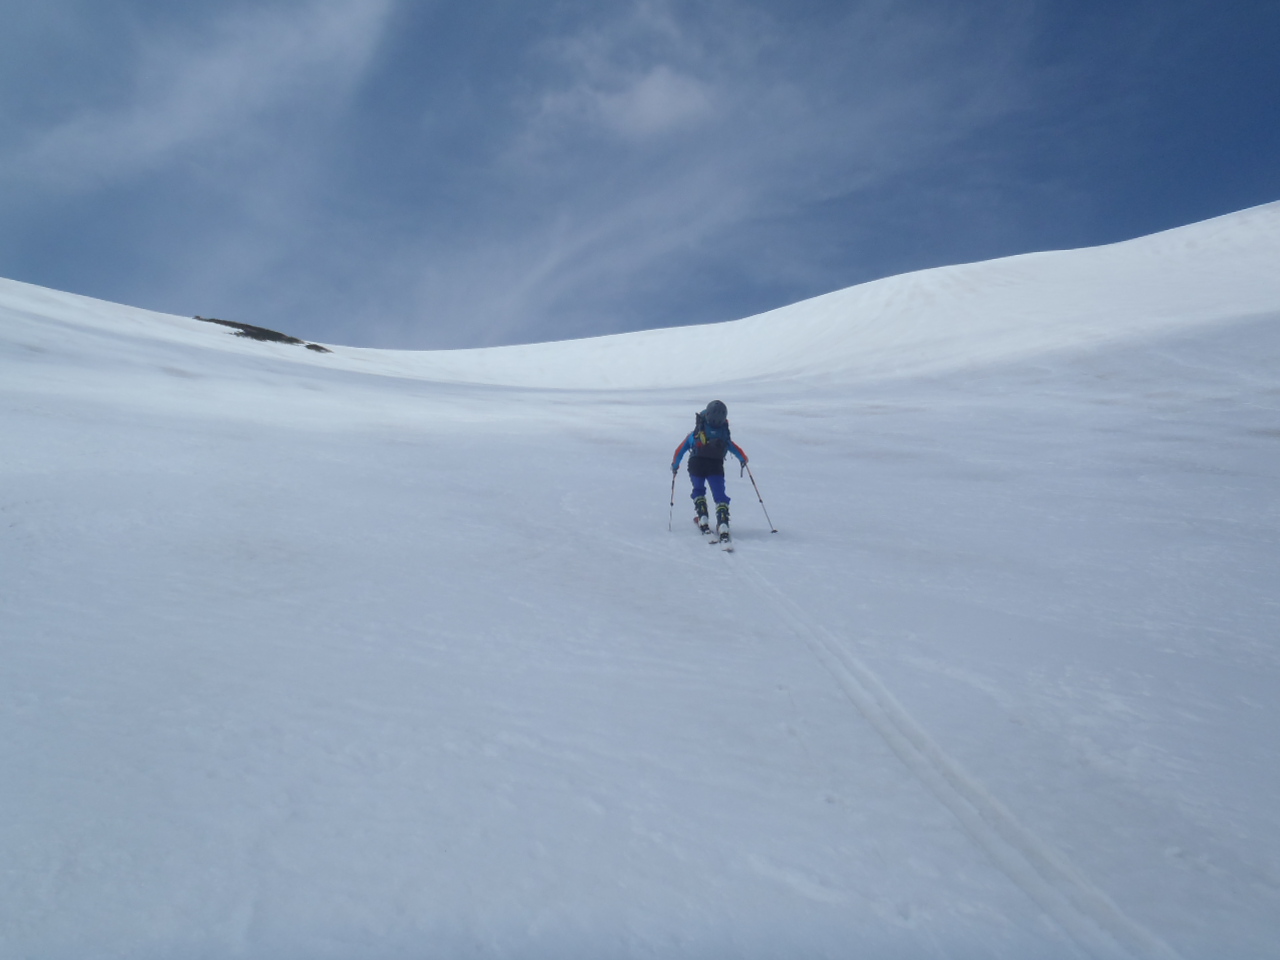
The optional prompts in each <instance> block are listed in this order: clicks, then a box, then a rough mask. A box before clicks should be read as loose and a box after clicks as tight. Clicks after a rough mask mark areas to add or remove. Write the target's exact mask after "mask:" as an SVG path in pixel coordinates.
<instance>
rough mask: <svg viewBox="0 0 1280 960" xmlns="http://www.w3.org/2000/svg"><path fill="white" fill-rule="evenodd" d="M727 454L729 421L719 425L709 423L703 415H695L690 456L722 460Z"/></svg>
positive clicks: (721, 422) (723, 421)
mask: <svg viewBox="0 0 1280 960" xmlns="http://www.w3.org/2000/svg"><path fill="white" fill-rule="evenodd" d="M728 452H729V421H728V420H722V421H720V422H719V423H710V422H708V420H707V418H706V417H705V416H704V415H703V413H699V414H697V415H696V416H695V418H694V423H693V450H692V451H691V455H692V456H695V457H710V458H712V459H715V460H723V459H724V457H725V454H726V453H728Z"/></svg>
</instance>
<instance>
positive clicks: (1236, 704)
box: [0, 204, 1280, 958]
mask: <svg viewBox="0 0 1280 960" xmlns="http://www.w3.org/2000/svg"><path fill="white" fill-rule="evenodd" d="M1277 264H1280V204H1271V205H1268V206H1264V207H1259V208H1255V209H1252V210H1247V211H1243V212H1241V213H1238V214H1234V215H1231V216H1227V217H1222V218H1219V219H1216V220H1212V221H1208V222H1205V223H1200V224H1195V225H1192V226H1189V227H1185V228H1182V229H1179V230H1173V231H1169V232H1167V233H1164V234H1159V235H1156V236H1153V237H1147V238H1143V239H1140V240H1134V241H1130V242H1128V243H1122V244H1116V245H1112V246H1108V247H1100V248H1095V249H1089V250H1076V251H1065V252H1056V253H1041V254H1032V255H1028V256H1023V257H1015V258H1011V259H1007V260H1001V261H993V262H989V263H979V264H970V265H964V266H956V267H949V268H945V269H939V270H930V271H925V272H922V273H917V274H911V275H906V276H901V277H893V278H889V279H886V280H881V281H877V282H875V283H870V284H865V285H862V286H859V287H854V288H851V289H849V290H844V291H839V292H837V293H833V294H830V295H828V296H825V297H819V298H817V299H815V300H811V301H808V302H805V303H801V304H796V305H794V306H792V307H787V308H784V309H781V310H776V311H773V312H771V313H768V314H764V315H762V316H759V317H753V318H749V319H746V320H741V321H737V322H735V323H728V324H719V325H714V326H706V327H689V328H680V329H672V330H655V331H649V332H645V333H637V334H627V335H623V336H615V337H602V338H598V339H592V340H581V341H573V342H567V343H553V344H539V345H533V346H520V347H508V348H498V349H492V350H474V351H454V352H439V353H405V352H391V351H375V350H363V349H353V348H346V347H341V346H333V347H332V349H333V352H332V353H328V354H324V353H318V352H313V351H308V350H306V349H303V348H302V347H301V346H297V345H289V344H283V343H262V342H257V341H253V340H249V339H244V338H238V337H235V336H232V335H231V334H232V331H229V330H228V329H226V328H225V327H219V326H215V325H211V324H206V323H201V322H198V321H196V320H188V319H184V318H179V317H171V316H164V315H160V314H155V313H149V312H147V311H142V310H137V309H132V308H128V307H123V306H118V305H114V304H107V303H102V302H99V301H94V300H90V299H87V298H83V297H77V296H73V295H70V294H64V293H57V292H54V291H50V290H45V289H41V288H37V287H32V286H29V285H25V284H21V283H17V282H13V281H0V449H3V451H4V455H3V457H0V640H2V641H3V647H2V649H3V658H4V659H3V669H2V670H0V770H3V771H4V775H3V780H2V781H0V784H2V785H0V810H2V811H3V816H2V817H0V863H2V864H3V865H4V869H3V870H0V956H3V957H41V958H44V957H76V958H81V957H90V956H92V957H140V956H155V957H179V956H181V957H187V956H191V957H195V956H199V957H264V958H266V957H270V958H281V957H299V958H303V957H306V958H312V957H333V958H348V957H350V958H356V957H359V958H379V957H387V958H390V957H421V956H440V957H466V956H475V957H535V956H536V957H542V956H546V957H584V958H587V957H589V958H604V957H640V956H660V957H716V958H719V957H778V956H787V957H848V956H895V957H915V956H919V957H926V956H928V957H937V956H949V957H952V956H953V957H968V956H982V957H1032V956H1034V957H1086V956H1088V957H1165V958H1167V957H1177V956H1182V957H1188V958H1190V957H1202V956H1206V957H1207V956H1215V957H1222V956H1231V957H1255V956H1256V957H1263V956H1275V955H1276V954H1277V943H1278V942H1280V919H1278V918H1280V774H1278V773H1277V766H1278V761H1280V741H1278V739H1277V731H1280V697H1277V692H1280V591H1278V590H1277V587H1276V584H1277V583H1280V504H1278V501H1277V490H1278V489H1280V485H1278V483H1277V480H1278V478H1280V477H1278V475H1280V271H1278V270H1277V269H1276V267H1277ZM713 398H719V399H722V400H724V401H725V402H726V403H727V404H728V406H729V412H730V418H731V421H732V423H733V427H734V437H735V439H736V440H738V441H739V442H740V443H741V444H742V445H743V446H744V447H745V448H746V450H747V451H748V453H749V454H750V455H751V457H752V460H751V463H752V467H753V470H754V471H755V476H756V479H757V480H758V481H759V483H760V492H761V493H762V494H763V496H764V498H765V502H766V504H767V506H768V509H769V512H770V514H771V515H772V518H773V521H774V522H775V523H776V524H777V526H778V528H779V531H780V532H779V533H778V534H776V535H773V534H770V532H769V528H768V525H767V524H766V523H765V520H764V515H763V513H762V511H761V509H760V504H759V503H757V502H756V495H755V492H754V491H753V490H752V487H751V485H750V484H749V483H748V482H747V481H746V480H745V479H741V478H739V477H738V475H737V473H736V472H732V471H731V475H730V480H729V485H730V493H731V494H732V495H733V498H734V502H733V519H734V526H735V538H736V539H737V542H738V550H737V552H735V553H734V554H732V555H727V554H723V553H721V552H720V551H716V550H711V549H709V548H708V547H707V546H706V545H705V544H704V543H703V541H702V540H701V539H700V538H698V537H697V536H695V535H694V530H693V528H692V525H691V524H690V523H689V517H690V516H691V508H690V506H689V501H688V494H687V481H686V480H685V478H684V477H683V476H681V477H680V478H679V480H678V481H677V485H676V497H675V500H676V509H675V520H674V528H675V529H674V530H673V531H671V532H669V531H668V511H669V493H670V488H669V482H670V473H669V471H668V469H667V464H668V462H669V458H670V453H671V450H672V449H673V448H674V447H675V446H676V444H677V443H678V442H679V441H680V439H681V438H682V437H683V435H684V432H685V431H687V430H688V429H689V428H690V426H691V424H692V415H693V412H694V411H695V410H696V409H699V408H701V407H702V406H703V405H705V403H706V402H707V401H709V400H711V399H713Z"/></svg>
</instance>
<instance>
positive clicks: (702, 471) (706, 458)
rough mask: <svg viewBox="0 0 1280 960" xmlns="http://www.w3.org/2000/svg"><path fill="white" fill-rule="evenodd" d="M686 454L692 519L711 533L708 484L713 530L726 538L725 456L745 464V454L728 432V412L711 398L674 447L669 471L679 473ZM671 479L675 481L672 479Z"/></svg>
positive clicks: (727, 537) (727, 510)
mask: <svg viewBox="0 0 1280 960" xmlns="http://www.w3.org/2000/svg"><path fill="white" fill-rule="evenodd" d="M686 453H688V454H689V479H690V480H691V481H693V492H692V493H690V494H689V496H690V497H692V498H693V507H694V510H695V511H696V515H695V516H694V522H695V523H697V525H698V529H700V530H701V531H702V532H703V533H706V534H709V533H711V524H710V521H709V519H708V515H707V487H708V486H709V487H710V488H711V495H712V497H714V498H715V503H716V533H717V535H718V536H719V539H720V540H723V541H728V539H729V495H728V494H727V493H725V490H724V458H725V457H726V456H727V455H728V454H730V453H732V454H733V455H734V456H735V457H737V458H738V462H739V463H741V464H742V465H743V466H744V467H745V466H746V464H747V454H746V451H744V450H743V449H742V448H741V447H740V446H738V445H737V444H736V443H734V442H733V438H732V437H730V435H729V411H728V408H727V407H725V405H724V404H723V403H722V402H721V401H719V400H712V401H711V402H710V403H708V404H707V407H706V409H705V410H703V411H702V412H701V413H698V414H697V415H696V417H695V420H694V426H693V430H692V431H691V432H690V433H689V435H688V436H687V437H685V438H684V440H683V442H681V444H680V446H678V447H676V452H675V455H674V456H673V457H672V458H671V472H672V473H673V474H675V473H679V471H680V461H681V460H683V459H684V455H685V454H686ZM673 482H674V481H673Z"/></svg>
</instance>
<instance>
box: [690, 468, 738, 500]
mask: <svg viewBox="0 0 1280 960" xmlns="http://www.w3.org/2000/svg"><path fill="white" fill-rule="evenodd" d="M689 479H690V480H692V481H693V493H691V494H689V498H690V499H691V500H697V499H698V498H699V497H705V496H706V495H707V486H708V485H710V486H711V496H712V498H714V499H715V502H716V503H728V502H729V495H728V494H727V493H725V492H724V474H713V475H712V476H710V477H700V476H698V475H697V474H696V473H691V474H689Z"/></svg>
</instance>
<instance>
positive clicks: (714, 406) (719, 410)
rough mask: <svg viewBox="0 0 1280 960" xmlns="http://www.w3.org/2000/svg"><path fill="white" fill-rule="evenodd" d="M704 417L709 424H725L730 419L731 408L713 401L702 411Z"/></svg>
mask: <svg viewBox="0 0 1280 960" xmlns="http://www.w3.org/2000/svg"><path fill="white" fill-rule="evenodd" d="M702 416H703V419H705V420H706V421H707V423H724V422H725V420H727V419H728V418H729V408H728V407H726V406H725V405H724V404H723V403H722V402H721V401H719V400H712V401H711V402H710V403H708V404H707V409H705V410H703V411H702Z"/></svg>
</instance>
